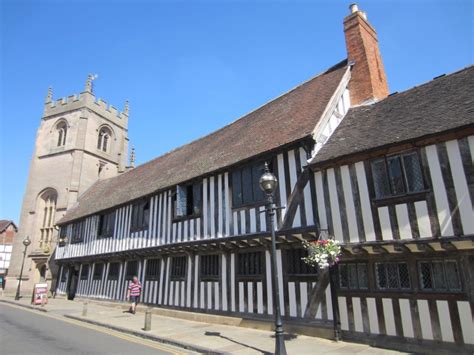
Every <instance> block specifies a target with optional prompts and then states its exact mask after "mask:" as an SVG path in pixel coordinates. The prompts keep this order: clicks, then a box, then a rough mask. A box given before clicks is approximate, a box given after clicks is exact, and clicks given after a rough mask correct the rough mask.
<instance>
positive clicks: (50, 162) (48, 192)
mask: <svg viewBox="0 0 474 355" xmlns="http://www.w3.org/2000/svg"><path fill="white" fill-rule="evenodd" d="M93 80H94V77H93V76H92V75H89V77H88V79H87V82H86V86H85V90H84V92H82V93H80V94H79V95H72V96H69V97H67V98H66V99H59V100H56V101H54V100H53V97H52V96H53V93H52V90H51V88H50V89H49V90H48V95H47V97H46V100H45V106H44V114H43V117H42V119H41V124H40V127H39V129H38V132H37V135H36V143H35V150H34V153H33V157H32V159H31V165H30V173H29V177H28V183H27V186H26V191H25V195H24V198H23V206H22V210H21V216H20V226H19V232H18V237H17V238H15V243H14V245H13V255H12V261H11V265H10V269H9V272H8V274H9V276H8V278H7V283H6V287H7V289H6V292H7V293H10V294H11V293H14V292H15V289H16V287H17V285H18V280H19V274H20V268H21V262H22V257H23V255H22V254H23V250H24V246H23V244H22V241H23V239H24V238H25V237H26V236H29V238H30V240H31V245H30V246H29V247H28V250H27V254H26V259H25V265H24V270H23V282H22V294H23V295H25V296H28V297H29V296H30V294H31V292H32V288H33V284H34V283H37V282H40V281H44V280H45V281H47V282H48V283H49V286H50V288H51V289H53V287H54V285H51V280H52V274H53V273H54V272H55V269H54V266H53V263H51V262H50V257H51V255H52V253H53V252H54V249H55V245H56V242H57V239H58V231H57V230H56V229H55V223H56V221H58V220H59V219H60V218H61V217H62V216H63V215H64V214H65V212H66V210H67V209H69V208H71V207H72V206H73V205H74V204H75V203H76V201H77V198H78V196H79V195H81V194H82V193H83V192H84V191H86V190H87V189H88V188H89V187H90V186H91V185H92V184H94V182H96V181H97V180H98V179H103V178H109V177H112V176H115V175H117V174H120V173H122V172H124V171H125V169H126V161H127V152H128V102H125V108H124V110H123V111H122V112H119V111H117V109H115V108H114V107H113V106H107V104H106V102H105V101H103V100H101V99H98V100H96V98H95V96H94V93H93ZM50 266H51V268H52V269H50Z"/></svg>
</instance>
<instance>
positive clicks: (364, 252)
mask: <svg viewBox="0 0 474 355" xmlns="http://www.w3.org/2000/svg"><path fill="white" fill-rule="evenodd" d="M351 252H352V254H356V255H367V254H368V253H367V250H365V249H364V248H362V247H361V246H360V245H357V246H355V247H352V250H351Z"/></svg>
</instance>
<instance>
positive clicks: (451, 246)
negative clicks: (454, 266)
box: [440, 240, 457, 251]
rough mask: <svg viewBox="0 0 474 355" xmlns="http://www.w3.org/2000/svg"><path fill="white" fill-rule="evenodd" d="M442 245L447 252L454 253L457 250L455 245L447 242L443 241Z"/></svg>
mask: <svg viewBox="0 0 474 355" xmlns="http://www.w3.org/2000/svg"><path fill="white" fill-rule="evenodd" d="M440 244H441V248H443V249H444V250H447V251H453V250H456V249H457V248H456V246H455V245H454V244H453V243H451V242H449V241H446V240H444V241H442V242H441V243H440Z"/></svg>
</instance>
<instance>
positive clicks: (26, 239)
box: [15, 236, 31, 301]
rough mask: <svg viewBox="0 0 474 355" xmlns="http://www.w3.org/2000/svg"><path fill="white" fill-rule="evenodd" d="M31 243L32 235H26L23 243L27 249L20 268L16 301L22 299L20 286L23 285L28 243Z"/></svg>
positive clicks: (24, 251)
mask: <svg viewBox="0 0 474 355" xmlns="http://www.w3.org/2000/svg"><path fill="white" fill-rule="evenodd" d="M30 244H31V240H30V237H28V236H27V237H26V238H25V239H23V245H24V246H25V250H23V261H22V262H21V269H20V281H18V287H17V288H16V295H15V301H18V300H19V299H20V287H21V280H22V278H23V266H25V257H26V249H28V245H30Z"/></svg>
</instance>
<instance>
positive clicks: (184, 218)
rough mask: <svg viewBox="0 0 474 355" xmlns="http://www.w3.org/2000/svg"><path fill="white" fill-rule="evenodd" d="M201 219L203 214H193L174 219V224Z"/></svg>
mask: <svg viewBox="0 0 474 355" xmlns="http://www.w3.org/2000/svg"><path fill="white" fill-rule="evenodd" d="M201 217H202V213H199V214H191V215H189V216H178V217H173V218H172V222H173V223H175V222H181V221H187V220H190V219H196V218H201Z"/></svg>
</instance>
